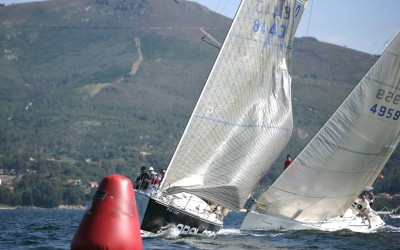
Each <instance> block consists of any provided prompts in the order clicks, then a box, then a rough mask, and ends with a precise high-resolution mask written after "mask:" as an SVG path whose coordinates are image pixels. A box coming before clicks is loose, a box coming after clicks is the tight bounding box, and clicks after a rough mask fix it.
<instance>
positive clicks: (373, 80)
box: [365, 77, 400, 90]
mask: <svg viewBox="0 0 400 250" xmlns="http://www.w3.org/2000/svg"><path fill="white" fill-rule="evenodd" d="M365 79H367V80H370V81H371V82H375V83H379V84H381V85H384V86H386V87H389V88H393V89H396V90H399V89H400V88H398V87H395V86H391V85H389V84H387V83H385V82H381V81H378V80H376V79H372V78H370V77H365Z"/></svg>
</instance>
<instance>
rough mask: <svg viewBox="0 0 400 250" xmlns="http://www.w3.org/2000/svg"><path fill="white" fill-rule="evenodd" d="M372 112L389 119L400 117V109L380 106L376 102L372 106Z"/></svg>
mask: <svg viewBox="0 0 400 250" xmlns="http://www.w3.org/2000/svg"><path fill="white" fill-rule="evenodd" d="M370 110H371V112H372V113H374V114H375V113H376V112H378V113H377V114H378V115H379V116H382V117H385V118H388V119H393V120H395V121H397V120H398V119H399V118H400V111H399V110H394V109H392V108H387V107H385V106H382V105H381V106H379V105H378V104H375V105H374V106H372V108H371V109H370Z"/></svg>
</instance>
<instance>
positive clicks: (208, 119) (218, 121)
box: [194, 115, 289, 132]
mask: <svg viewBox="0 0 400 250" xmlns="http://www.w3.org/2000/svg"><path fill="white" fill-rule="evenodd" d="M194 117H195V118H199V119H201V120H207V121H211V122H214V123H220V124H225V125H229V126H232V127H239V128H266V129H278V130H284V131H286V132H287V131H289V129H288V128H282V127H275V126H264V125H263V126H258V125H240V124H234V123H231V122H227V121H222V120H218V119H214V118H209V117H205V116H198V115H195V116H194Z"/></svg>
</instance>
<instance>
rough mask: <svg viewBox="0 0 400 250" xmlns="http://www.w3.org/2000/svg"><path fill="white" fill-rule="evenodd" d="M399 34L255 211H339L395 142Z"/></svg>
mask: <svg viewBox="0 0 400 250" xmlns="http://www.w3.org/2000/svg"><path fill="white" fill-rule="evenodd" d="M399 53H400V37H399V36H397V38H396V39H395V40H394V42H393V43H392V44H391V45H390V46H389V48H388V49H387V50H386V51H385V52H384V54H383V55H382V56H381V57H380V59H379V60H378V61H377V62H376V63H375V65H374V66H373V67H372V68H371V69H370V71H369V72H368V73H367V74H366V76H364V78H363V79H362V80H361V82H360V83H359V84H358V85H357V86H356V88H355V89H354V90H353V91H352V92H351V94H350V95H349V96H348V97H347V98H346V100H345V101H344V102H343V103H342V105H341V106H340V107H339V108H338V110H337V111H336V112H335V113H334V114H333V116H332V117H331V118H330V119H329V120H328V122H327V123H326V124H325V125H324V126H323V127H322V129H321V130H320V131H319V132H318V133H317V134H316V136H315V137H314V138H313V139H312V140H311V141H310V143H309V144H308V145H307V146H306V147H305V148H304V150H303V151H302V152H301V153H300V154H299V156H298V157H297V158H296V159H295V160H294V161H293V163H292V164H291V165H290V167H289V168H288V169H287V170H286V171H285V172H284V173H283V174H282V175H281V176H280V177H279V178H278V180H277V181H276V182H275V183H274V184H273V185H272V186H271V187H270V188H269V190H267V192H266V193H265V194H264V195H263V196H262V197H261V199H260V200H259V202H258V203H257V205H256V208H255V211H257V212H259V213H266V214H270V215H275V216H284V217H288V218H292V219H296V220H298V221H307V220H317V221H318V220H323V219H325V218H332V217H336V216H339V215H342V214H343V213H344V212H345V211H346V210H347V209H348V208H349V207H350V205H351V204H352V202H354V200H355V198H356V197H357V196H358V195H359V194H360V193H361V192H362V190H363V189H364V188H365V187H367V186H370V185H372V184H373V182H374V181H375V179H376V177H377V176H378V175H379V173H380V172H381V170H382V168H383V167H384V165H385V163H386V162H387V160H388V159H389V157H390V155H391V154H392V153H393V151H394V150H395V148H396V147H397V145H398V143H399V140H400V86H399V85H400V59H399Z"/></svg>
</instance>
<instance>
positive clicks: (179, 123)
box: [0, 0, 400, 193]
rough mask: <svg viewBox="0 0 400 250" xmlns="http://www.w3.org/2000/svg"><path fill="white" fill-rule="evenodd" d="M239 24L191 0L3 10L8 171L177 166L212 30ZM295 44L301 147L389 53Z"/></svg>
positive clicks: (0, 50) (86, 0) (90, 173)
mask: <svg viewBox="0 0 400 250" xmlns="http://www.w3.org/2000/svg"><path fill="white" fill-rule="evenodd" d="M0 2H1V0H0ZM230 23H231V20H230V19H229V18H226V17H224V16H221V15H218V14H216V13H213V12H212V11H210V10H208V9H207V8H205V7H202V6H200V5H198V4H197V3H193V2H189V1H184V0H52V1H45V2H34V3H26V4H14V5H9V6H2V7H0V41H1V42H0V95H1V98H0V102H1V103H0V141H1V142H2V143H1V144H0V150H1V158H0V159H1V160H2V161H0V164H2V168H3V169H4V173H5V174H10V173H11V170H14V171H12V172H13V173H14V174H15V175H17V176H21V175H23V174H25V173H27V172H26V171H27V169H29V170H30V171H31V172H32V170H36V171H35V173H40V171H37V170H39V169H42V171H43V172H45V173H46V174H48V175H49V173H50V172H52V171H53V170H52V166H57V173H56V174H55V173H53V172H52V174H53V175H57V176H60V178H61V180H66V179H68V178H80V179H82V180H84V181H90V180H96V181H100V180H101V178H102V177H103V176H104V175H106V174H109V173H120V174H123V175H126V176H128V177H133V176H135V175H136V174H137V173H138V170H139V167H140V166H141V165H142V164H146V165H151V166H155V167H156V169H157V168H161V167H165V166H167V164H168V162H169V160H170V158H171V156H172V153H173V151H174V149H175V147H176V145H177V143H178V141H179V138H180V136H181V134H182V133H183V130H184V127H185V125H186V122H187V121H188V119H189V116H190V113H191V111H192V109H193V108H194V105H195V101H196V100H197V98H198V96H199V94H200V92H201V89H202V87H203V85H204V83H205V81H206V79H207V75H208V73H209V71H210V69H211V67H212V64H213V62H214V60H215V58H216V56H217V53H218V49H216V48H215V47H213V46H210V45H208V44H207V43H204V42H201V38H202V37H203V36H204V35H206V34H207V38H206V39H207V41H209V42H210V43H213V44H215V45H217V46H218V44H220V43H222V42H223V39H224V37H225V35H226V32H227V30H228V28H229V25H230ZM293 48H294V49H293V65H292V67H293V68H292V71H293V72H292V75H293V89H292V93H293V100H294V101H293V106H294V107H293V110H294V118H295V120H294V125H295V131H294V134H293V138H292V140H291V142H290V145H289V147H288V150H287V151H286V152H284V153H283V155H286V154H287V153H290V154H292V155H293V156H296V155H297V154H298V153H299V151H300V149H301V148H302V147H304V145H305V144H306V143H307V142H308V141H309V140H310V139H311V137H312V135H313V134H315V133H316V131H317V130H318V129H319V128H320V127H321V126H322V125H323V123H324V122H325V121H326V120H327V118H328V117H329V116H330V115H331V114H332V112H333V111H334V110H335V109H336V108H337V107H338V106H339V104H340V103H341V101H342V100H343V99H344V98H345V97H346V95H347V94H348V93H349V92H350V90H351V89H352V88H353V87H354V86H355V85H356V84H357V83H358V82H359V80H360V79H361V78H362V76H363V75H364V74H365V73H366V72H367V71H368V69H369V68H370V67H371V66H372V65H373V63H374V62H375V61H376V60H377V58H378V57H377V56H374V55H369V54H366V53H362V52H358V51H355V50H351V49H347V48H345V47H339V46H335V45H331V44H327V43H322V42H319V41H317V40H316V39H314V38H296V39H295V42H294V45H293ZM29 159H31V161H29ZM48 159H52V160H51V163H49V162H48ZM283 161H284V156H282V157H280V159H279V161H278V162H277V163H276V165H275V166H274V168H273V170H274V171H273V173H272V175H270V176H269V177H268V179H266V180H267V181H271V180H272V179H274V178H276V176H277V175H279V174H280V173H281V171H282V169H281V168H282V166H281V163H282V162H283ZM399 161H400V159H399V155H398V151H397V152H396V154H395V155H394V156H393V157H392V159H391V160H390V162H389V164H388V166H387V167H386V168H385V172H386V173H387V174H386V177H387V178H385V181H381V182H380V183H377V185H376V186H377V187H378V189H379V190H385V191H389V192H392V193H393V192H400V184H397V183H396V181H395V180H396V179H397V178H398V177H399V176H400V173H399V170H398V168H397V165H398V163H399ZM43 162H45V163H46V164H44V163H43ZM43 164H44V165H45V167H43ZM43 169H46V170H43ZM385 172H384V174H385Z"/></svg>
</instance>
